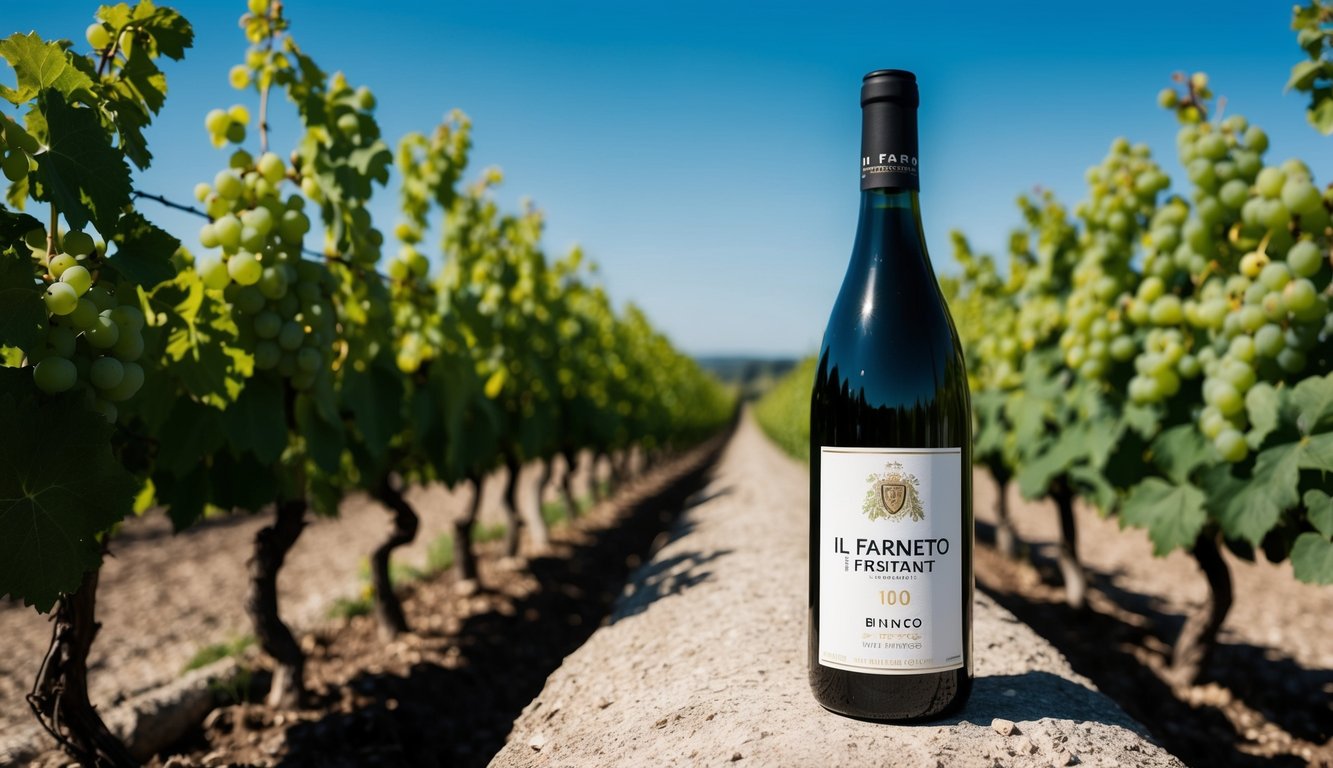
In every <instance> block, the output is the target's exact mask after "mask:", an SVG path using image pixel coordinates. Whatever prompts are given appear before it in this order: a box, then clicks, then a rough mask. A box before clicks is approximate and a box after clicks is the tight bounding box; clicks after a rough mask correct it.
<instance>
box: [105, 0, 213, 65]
mask: <svg viewBox="0 0 1333 768" xmlns="http://www.w3.org/2000/svg"><path fill="white" fill-rule="evenodd" d="M97 18H98V20H99V21H104V22H106V23H107V24H109V25H110V26H111V28H112V29H114V30H120V29H122V28H123V27H125V25H127V24H130V23H134V25H135V26H136V27H138V28H139V29H141V30H143V31H145V32H147V33H148V34H150V35H152V38H153V47H154V49H155V50H156V51H157V53H160V54H162V55H163V56H167V57H169V58H172V59H175V60H176V61H180V60H181V59H182V58H184V57H185V49H186V48H189V47H191V46H192V45H193V44H194V29H193V28H192V27H191V26H190V22H188V21H186V19H185V17H184V16H181V15H180V13H179V12H177V11H176V10H175V9H174V8H166V7H163V8H159V7H157V5H155V4H154V3H153V2H152V0H139V2H138V3H136V4H135V5H134V7H133V8H131V7H130V6H129V5H127V4H126V3H117V4H116V5H104V6H102V7H101V8H99V9H98V10H97Z"/></svg>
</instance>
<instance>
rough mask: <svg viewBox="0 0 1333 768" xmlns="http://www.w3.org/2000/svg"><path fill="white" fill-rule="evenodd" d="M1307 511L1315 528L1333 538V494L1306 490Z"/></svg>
mask: <svg viewBox="0 0 1333 768" xmlns="http://www.w3.org/2000/svg"><path fill="white" fill-rule="evenodd" d="M1305 511H1306V515H1308V516H1309V518H1310V524H1311V525H1313V526H1314V527H1315V530H1317V531H1319V532H1320V533H1322V534H1324V536H1325V537H1326V538H1330V539H1333V496H1329V495H1328V494H1327V493H1324V492H1323V491H1319V490H1310V491H1306V492H1305Z"/></svg>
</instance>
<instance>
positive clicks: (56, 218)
mask: <svg viewBox="0 0 1333 768" xmlns="http://www.w3.org/2000/svg"><path fill="white" fill-rule="evenodd" d="M59 226H60V214H59V213H58V212H57V211H56V203H55V201H54V200H52V201H51V227H50V228H49V229H47V230H46V259H47V261H48V262H49V261H50V260H51V256H52V255H53V254H54V253H55V252H56V229H57V228H58V227H59Z"/></svg>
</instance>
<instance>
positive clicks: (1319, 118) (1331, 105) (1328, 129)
mask: <svg viewBox="0 0 1333 768" xmlns="http://www.w3.org/2000/svg"><path fill="white" fill-rule="evenodd" d="M1305 116H1306V118H1307V119H1309V121H1310V125H1313V126H1314V127H1315V130H1317V131H1319V132H1320V133H1322V134H1324V135H1325V136H1328V135H1329V134H1333V96H1326V97H1325V98H1324V99H1323V101H1320V102H1319V103H1318V104H1317V105H1316V106H1314V107H1311V108H1310V109H1308V110H1306V112H1305Z"/></svg>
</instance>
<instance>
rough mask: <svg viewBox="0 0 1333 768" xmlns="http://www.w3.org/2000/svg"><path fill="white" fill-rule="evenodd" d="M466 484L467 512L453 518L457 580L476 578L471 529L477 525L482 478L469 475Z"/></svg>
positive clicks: (475, 555) (474, 546)
mask: <svg viewBox="0 0 1333 768" xmlns="http://www.w3.org/2000/svg"><path fill="white" fill-rule="evenodd" d="M467 482H468V485H471V486H472V501H471V502H470V503H469V504H468V507H467V512H466V513H465V514H464V515H463V516H462V517H460V518H458V519H457V520H454V568H455V569H456V573H457V574H458V580H459V581H476V580H477V548H476V545H475V544H474V543H473V542H472V530H473V528H475V527H476V525H477V515H478V514H480V512H481V488H482V482H483V480H482V478H481V477H480V476H477V475H469V476H468V478H467Z"/></svg>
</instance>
